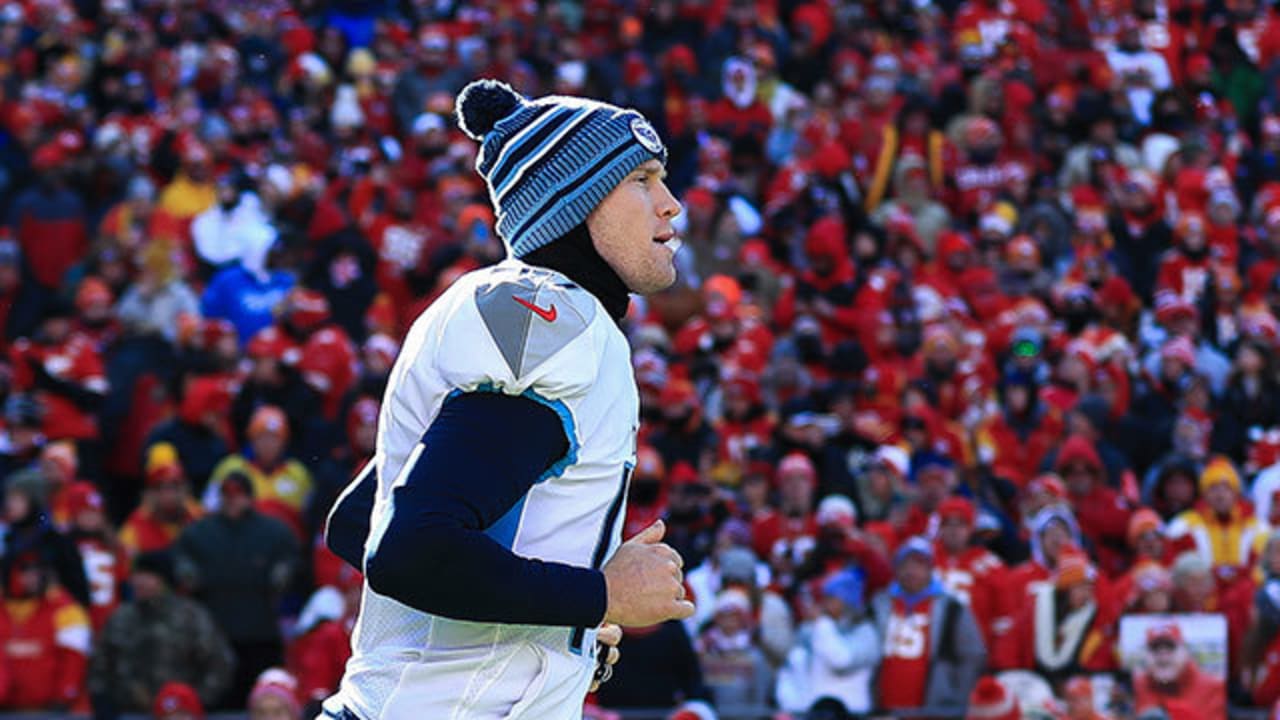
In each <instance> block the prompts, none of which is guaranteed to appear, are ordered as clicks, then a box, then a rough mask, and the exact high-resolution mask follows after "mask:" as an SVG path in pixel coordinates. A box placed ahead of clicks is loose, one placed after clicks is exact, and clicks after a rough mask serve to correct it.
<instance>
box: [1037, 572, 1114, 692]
mask: <svg viewBox="0 0 1280 720" xmlns="http://www.w3.org/2000/svg"><path fill="white" fill-rule="evenodd" d="M1053 593H1054V589H1053V586H1052V585H1045V586H1042V587H1040V589H1038V590H1037V591H1036V596H1035V643H1036V645H1035V648H1036V663H1037V664H1038V665H1040V666H1041V667H1043V668H1045V669H1047V670H1049V671H1050V672H1054V671H1058V670H1062V669H1064V668H1066V667H1068V666H1069V665H1071V663H1072V662H1073V661H1075V659H1076V652H1077V651H1078V650H1079V649H1080V645H1081V643H1083V642H1084V636H1085V633H1086V632H1088V630H1089V626H1090V625H1091V624H1092V623H1093V616H1094V613H1095V612H1097V609H1098V606H1097V603H1095V602H1094V601H1092V600H1090V601H1089V602H1088V603H1086V604H1085V606H1084V607H1082V608H1080V609H1079V610H1074V611H1072V612H1070V613H1068V614H1067V616H1066V617H1065V618H1063V619H1062V623H1061V624H1059V623H1057V622H1055V621H1054V610H1055V602H1054V598H1053ZM1059 640H1061V642H1059Z"/></svg>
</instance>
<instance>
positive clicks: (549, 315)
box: [511, 295, 556, 322]
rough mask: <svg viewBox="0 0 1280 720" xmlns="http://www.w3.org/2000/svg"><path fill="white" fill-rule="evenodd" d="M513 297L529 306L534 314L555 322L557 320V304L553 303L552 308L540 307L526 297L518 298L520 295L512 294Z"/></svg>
mask: <svg viewBox="0 0 1280 720" xmlns="http://www.w3.org/2000/svg"><path fill="white" fill-rule="evenodd" d="M511 299H512V300H515V301H516V302H518V303H520V304H521V305H523V306H525V307H527V308H529V310H530V311H532V312H533V314H535V315H537V316H538V317H540V318H542V319H543V320H546V321H547V322H555V321H556V306H555V304H552V305H551V307H550V308H540V307H538V306H537V305H534V304H533V303H531V302H529V301H528V300H525V299H524V298H518V297H516V296H515V295H512V296H511Z"/></svg>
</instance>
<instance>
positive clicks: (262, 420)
mask: <svg viewBox="0 0 1280 720" xmlns="http://www.w3.org/2000/svg"><path fill="white" fill-rule="evenodd" d="M246 437H247V439H248V441H249V444H248V447H247V448H246V452H244V453H236V454H233V455H229V456H227V457H226V458H225V459H224V460H223V461H222V462H220V463H218V466H217V467H215V468H214V469H213V475H211V476H210V477H209V486H208V487H207V488H205V492H204V507H205V509H206V510H208V511H210V512H217V511H218V509H219V507H220V506H221V504H222V501H221V498H222V484H223V481H224V480H225V479H226V478H227V477H228V476H229V475H232V474H236V475H241V476H244V477H247V478H248V479H249V482H250V483H252V485H253V499H254V504H255V507H256V508H257V509H258V511H259V512H262V513H264V514H266V515H269V516H271V517H274V518H276V519H278V520H281V521H282V522H284V523H285V524H286V525H288V527H289V529H290V530H292V531H293V532H294V534H295V535H297V536H298V539H299V542H301V541H302V538H303V528H302V511H303V509H304V508H305V507H306V505H307V500H308V498H309V497H310V496H311V485H312V483H311V473H310V472H309V471H308V470H307V468H306V467H305V466H304V465H303V464H302V463H300V462H298V461H297V460H295V459H293V458H291V457H289V456H288V455H287V454H286V451H287V443H288V441H289V419H288V418H287V417H285V414H284V412H283V411H281V410H280V408H277V407H272V406H270V405H263V406H262V407H260V408H258V409H257V410H255V411H254V413H253V417H252V418H251V419H250V420H249V427H248V430H247V432H246Z"/></svg>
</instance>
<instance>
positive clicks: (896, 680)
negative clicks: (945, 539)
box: [872, 538, 987, 709]
mask: <svg viewBox="0 0 1280 720" xmlns="http://www.w3.org/2000/svg"><path fill="white" fill-rule="evenodd" d="M872 613H873V615H874V616H875V622H876V629H877V633H878V635H879V637H880V639H881V642H883V643H884V645H883V648H884V649H883V652H882V656H883V660H882V661H881V664H880V672H879V675H878V678H877V688H876V697H877V703H876V704H877V706H878V707H883V708H886V709H902V708H913V707H921V706H928V707H939V706H949V705H963V704H964V702H965V700H967V699H968V697H969V693H970V692H971V691H972V690H973V687H974V684H975V683H977V681H978V676H979V674H980V673H981V670H982V667H983V664H984V663H985V662H986V655H987V651H986V648H985V646H984V645H983V644H982V632H981V631H980V630H979V629H978V625H977V623H976V622H975V621H974V619H973V613H971V612H970V611H969V609H968V608H967V607H966V606H965V605H964V604H963V603H962V602H960V601H959V600H957V599H955V598H954V597H952V596H951V595H950V594H948V593H947V591H946V590H945V589H943V587H942V584H941V583H939V582H938V580H937V578H935V577H934V576H933V548H932V547H931V546H930V544H929V543H928V542H927V541H925V540H924V539H923V538H911V539H909V540H907V541H906V542H905V543H903V545H902V546H901V547H900V548H898V550H897V552H896V553H895V554H894V582H893V583H892V584H891V585H890V586H889V589H888V590H885V591H884V592H882V593H880V594H879V595H877V596H876V597H875V599H874V600H873V601H872Z"/></svg>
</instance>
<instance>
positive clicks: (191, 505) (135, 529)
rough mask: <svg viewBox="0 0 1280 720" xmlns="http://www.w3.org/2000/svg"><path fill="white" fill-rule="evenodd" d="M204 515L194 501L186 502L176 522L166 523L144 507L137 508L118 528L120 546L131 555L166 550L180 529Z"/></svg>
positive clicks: (176, 537)
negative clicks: (184, 508) (184, 510)
mask: <svg viewBox="0 0 1280 720" xmlns="http://www.w3.org/2000/svg"><path fill="white" fill-rule="evenodd" d="M203 514H204V511H203V510H202V509H201V507H200V505H199V504H198V503H196V502H195V501H194V500H191V499H188V500H187V501H186V512H185V514H184V515H183V517H182V518H181V519H180V520H178V521H176V522H168V521H164V520H161V519H160V518H158V517H156V516H155V514H154V513H153V512H152V511H151V510H150V508H148V507H147V506H146V505H143V506H141V507H139V508H138V509H137V510H134V511H133V513H132V514H130V515H129V519H127V520H125V521H124V526H123V527H121V528H120V544H121V545H124V547H125V549H126V550H128V551H129V552H130V553H132V554H137V553H144V552H152V551H153V550H167V549H168V548H169V547H170V546H171V545H173V543H174V541H176V540H177V539H178V534H179V533H181V532H182V529H183V528H185V527H186V526H188V525H190V524H191V523H193V522H195V521H196V520H199V519H200V516H201V515H203Z"/></svg>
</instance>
